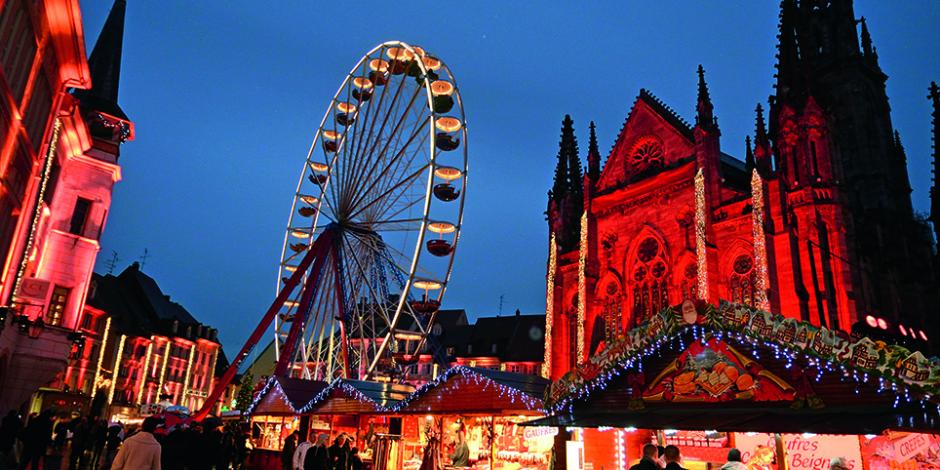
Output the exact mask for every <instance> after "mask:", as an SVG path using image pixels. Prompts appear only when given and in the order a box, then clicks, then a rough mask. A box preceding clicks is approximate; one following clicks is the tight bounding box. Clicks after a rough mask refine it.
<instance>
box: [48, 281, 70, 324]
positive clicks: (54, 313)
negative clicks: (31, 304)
mask: <svg viewBox="0 0 940 470" xmlns="http://www.w3.org/2000/svg"><path fill="white" fill-rule="evenodd" d="M71 291H72V289H69V288H67V287H62V286H55V288H54V289H52V299H50V300H49V309H48V310H46V323H47V324H49V325H60V324H62V317H64V316H65V305H66V304H67V303H68V301H69V292H71Z"/></svg>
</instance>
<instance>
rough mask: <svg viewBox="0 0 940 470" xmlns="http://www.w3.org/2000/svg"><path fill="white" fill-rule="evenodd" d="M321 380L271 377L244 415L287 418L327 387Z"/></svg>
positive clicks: (296, 412) (297, 412)
mask: <svg viewBox="0 0 940 470" xmlns="http://www.w3.org/2000/svg"><path fill="white" fill-rule="evenodd" d="M327 385H328V384H327V383H326V382H323V381H321V380H304V379H295V378H289V377H271V378H269V379H268V381H267V382H266V383H265V384H264V388H262V389H261V392H259V393H258V395H257V397H255V401H254V403H252V404H251V406H250V407H249V408H248V411H247V413H246V414H254V415H269V416H288V415H296V414H299V413H300V411H299V410H300V409H301V408H303V407H304V405H306V404H307V403H309V402H310V400H312V399H313V398H314V397H315V396H317V394H318V393H320V392H321V391H323V390H324V389H325V388H326V387H327Z"/></svg>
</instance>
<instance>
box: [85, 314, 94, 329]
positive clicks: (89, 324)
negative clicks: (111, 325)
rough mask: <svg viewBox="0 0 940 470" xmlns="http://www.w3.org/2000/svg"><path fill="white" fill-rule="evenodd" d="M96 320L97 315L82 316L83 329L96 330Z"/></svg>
mask: <svg viewBox="0 0 940 470" xmlns="http://www.w3.org/2000/svg"><path fill="white" fill-rule="evenodd" d="M94 320H95V317H93V316H91V315H84V316H82V329H83V330H94Z"/></svg>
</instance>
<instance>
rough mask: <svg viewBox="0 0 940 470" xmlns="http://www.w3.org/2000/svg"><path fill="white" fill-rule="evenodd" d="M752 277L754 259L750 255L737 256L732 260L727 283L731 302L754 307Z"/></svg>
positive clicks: (753, 273)
mask: <svg viewBox="0 0 940 470" xmlns="http://www.w3.org/2000/svg"><path fill="white" fill-rule="evenodd" d="M754 276H755V272H754V258H752V257H751V255H739V256H738V257H737V258H735V259H734V264H733V265H732V266H731V278H730V279H729V281H728V285H729V288H730V290H731V301H732V302H737V303H742V304H747V305H754V294H755V291H754V284H755V283H754V281H755V279H754Z"/></svg>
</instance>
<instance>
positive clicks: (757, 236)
mask: <svg viewBox="0 0 940 470" xmlns="http://www.w3.org/2000/svg"><path fill="white" fill-rule="evenodd" d="M751 220H752V222H753V227H752V235H753V237H754V268H755V269H756V270H757V276H756V279H755V280H754V289H755V290H756V291H757V292H756V294H755V296H754V297H755V299H754V301H755V303H756V304H757V307H758V308H761V309H763V310H769V309H770V302H769V301H768V300H767V286H768V285H770V282H769V281H768V278H767V244H766V240H767V239H766V238H764V180H762V179H761V177H760V174H758V173H757V170H756V169H755V170H754V175H753V176H752V177H751Z"/></svg>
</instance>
